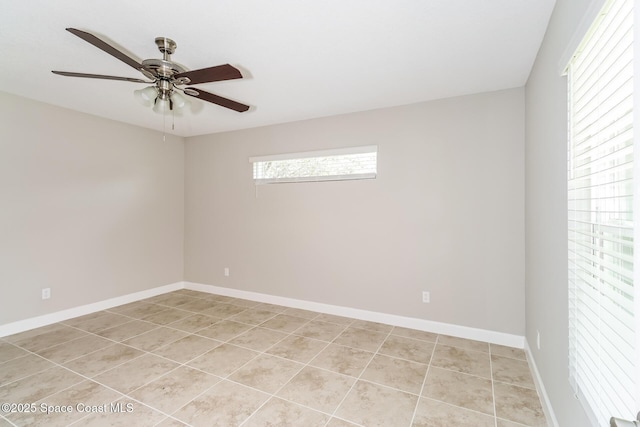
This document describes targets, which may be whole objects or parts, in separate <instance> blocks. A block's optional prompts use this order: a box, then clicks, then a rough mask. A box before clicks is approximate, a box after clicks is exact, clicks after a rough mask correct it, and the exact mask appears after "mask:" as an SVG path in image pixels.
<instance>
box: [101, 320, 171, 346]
mask: <svg viewBox="0 0 640 427" xmlns="http://www.w3.org/2000/svg"><path fill="white" fill-rule="evenodd" d="M157 327H158V325H155V324H153V323H149V322H143V321H142V320H131V321H130V322H128V323H125V324H122V325H119V326H115V327H113V328H109V329H105V330H102V331H100V332H98V335H100V336H101V337H105V338H108V339H110V340H113V341H118V342H121V341H124V340H128V339H129V338H133V337H135V336H137V335H141V334H144V333H145V332H149V331H151V330H153V329H156V328H157Z"/></svg>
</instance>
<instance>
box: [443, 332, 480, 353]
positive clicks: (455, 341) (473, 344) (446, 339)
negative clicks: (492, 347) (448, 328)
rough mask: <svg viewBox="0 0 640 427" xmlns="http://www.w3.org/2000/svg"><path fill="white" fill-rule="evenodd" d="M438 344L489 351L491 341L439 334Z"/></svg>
mask: <svg viewBox="0 0 640 427" xmlns="http://www.w3.org/2000/svg"><path fill="white" fill-rule="evenodd" d="M438 344H442V345H448V346H451V347H460V348H465V349H467V350H474V351H483V352H485V353H489V343H486V342H482V341H474V340H468V339H465V338H458V337H452V336H449V335H439V336H438Z"/></svg>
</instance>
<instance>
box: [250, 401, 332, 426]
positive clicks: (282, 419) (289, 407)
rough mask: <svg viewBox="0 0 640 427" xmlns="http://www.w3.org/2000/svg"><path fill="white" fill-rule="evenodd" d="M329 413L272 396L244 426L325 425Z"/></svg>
mask: <svg viewBox="0 0 640 427" xmlns="http://www.w3.org/2000/svg"><path fill="white" fill-rule="evenodd" d="M328 420H329V415H326V414H322V413H320V412H317V411H314V410H313V409H309V408H304V407H302V406H300V405H296V404H295V403H291V402H286V401H284V400H282V399H278V398H277V397H272V398H271V399H269V401H268V402H267V403H265V404H264V405H263V406H262V407H261V408H260V409H258V411H256V413H255V414H253V415H252V416H251V418H249V419H248V420H247V422H246V423H244V424H243V425H242V426H243V427H280V426H305V427H313V426H317V427H324V425H325V424H326V423H327V421H328Z"/></svg>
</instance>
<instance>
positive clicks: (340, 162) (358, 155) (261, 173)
mask: <svg viewBox="0 0 640 427" xmlns="http://www.w3.org/2000/svg"><path fill="white" fill-rule="evenodd" d="M249 161H250V162H251V163H253V179H254V180H255V182H256V184H272V183H283V182H308V181H337V180H347V179H371V178H375V177H376V175H377V164H378V147H377V146H374V145H372V146H364V147H350V148H341V149H336V150H323V151H309V152H305V153H289V154H276V155H272V156H261V157H251V158H250V159H249Z"/></svg>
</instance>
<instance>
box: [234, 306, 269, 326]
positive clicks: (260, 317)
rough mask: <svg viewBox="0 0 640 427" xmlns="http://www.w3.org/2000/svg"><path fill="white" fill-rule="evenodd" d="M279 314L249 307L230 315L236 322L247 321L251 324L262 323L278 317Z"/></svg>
mask: <svg viewBox="0 0 640 427" xmlns="http://www.w3.org/2000/svg"><path fill="white" fill-rule="evenodd" d="M277 315H278V314H277V313H274V312H273V311H268V310H257V309H249V310H245V311H243V312H241V313H238V314H235V315H233V316H231V317H229V320H233V321H234V322H241V323H247V324H249V325H259V324H260V323H262V322H264V321H266V320H269V319H271V318H272V317H276V316H277Z"/></svg>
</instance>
